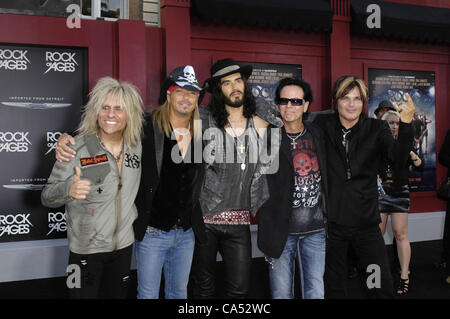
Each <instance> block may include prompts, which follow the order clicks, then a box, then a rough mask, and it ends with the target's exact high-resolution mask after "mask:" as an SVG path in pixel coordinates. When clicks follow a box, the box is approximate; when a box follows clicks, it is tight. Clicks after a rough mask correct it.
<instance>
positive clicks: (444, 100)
mask: <svg viewBox="0 0 450 319" xmlns="http://www.w3.org/2000/svg"><path fill="white" fill-rule="evenodd" d="M369 68H382V69H400V70H402V69H403V70H418V71H433V72H435V75H436V148H437V150H438V151H439V149H440V146H441V145H442V143H443V139H444V137H445V133H446V132H447V129H449V128H450V125H449V123H450V111H449V110H448V107H447V105H448V99H449V94H448V92H449V91H450V83H449V80H450V78H449V76H450V72H449V71H450V49H449V47H448V46H443V45H431V44H423V43H411V42H403V41H395V40H387V39H380V38H368V37H355V36H354V37H352V42H351V69H352V73H353V74H355V75H357V76H360V77H361V78H364V79H365V80H366V81H367V80H368V75H367V72H368V69H369ZM445 174H446V168H445V167H443V166H441V165H439V164H437V180H438V181H440V180H441V179H442V178H443V177H444V176H445ZM441 210H445V202H443V201H441V200H439V199H437V197H436V193H435V192H422V193H412V194H411V212H433V211H441Z"/></svg>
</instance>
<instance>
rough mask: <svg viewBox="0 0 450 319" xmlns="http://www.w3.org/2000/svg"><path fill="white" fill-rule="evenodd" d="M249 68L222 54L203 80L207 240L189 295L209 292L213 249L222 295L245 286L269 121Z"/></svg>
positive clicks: (264, 194)
mask: <svg viewBox="0 0 450 319" xmlns="http://www.w3.org/2000/svg"><path fill="white" fill-rule="evenodd" d="M251 73H252V66H251V65H241V64H239V63H238V62H236V61H235V60H233V59H223V60H219V61H218V62H216V63H215V64H214V65H213V66H212V67H211V78H209V79H208V80H207V81H206V82H205V85H206V88H207V90H208V91H209V92H210V93H211V99H210V102H209V105H208V108H203V107H200V114H201V117H202V122H203V128H204V129H206V132H208V131H209V132H211V130H212V131H213V132H214V134H208V133H206V132H205V135H204V139H205V136H210V135H212V136H211V138H210V139H209V140H208V143H206V144H205V151H204V155H206V158H205V161H206V162H207V164H206V171H205V178H204V183H203V186H202V190H201V193H200V206H201V210H202V213H203V220H204V222H205V228H206V242H205V243H198V242H197V243H196V246H195V252H194V260H193V266H192V283H193V296H194V298H213V297H214V290H215V265H216V256H217V252H220V254H221V255H222V259H223V261H224V265H225V280H224V282H225V293H224V297H226V298H245V297H246V296H247V294H248V291H249V284H250V268H251V257H252V248H251V234H250V227H249V226H250V222H251V215H253V216H254V215H255V214H256V212H257V211H258V209H259V207H261V205H262V204H263V203H264V201H265V200H267V198H268V196H269V194H268V188H267V180H266V178H265V176H264V174H265V173H266V172H265V169H266V168H267V167H268V165H269V163H268V162H267V161H266V162H263V161H262V158H261V156H260V155H261V153H259V151H258V150H260V144H259V143H260V141H261V138H262V137H263V136H264V135H265V130H266V128H267V126H268V124H269V123H268V122H267V121H265V120H263V119H262V118H261V117H259V116H258V115H256V113H257V111H258V110H260V111H261V113H259V114H264V112H263V110H264V109H265V107H267V105H265V104H260V102H259V101H258V102H257V101H255V99H254V97H253V95H252V93H251V88H250V85H249V83H248V82H247V80H248V78H249V77H250V75H251ZM267 114H268V113H267ZM272 119H273V118H272ZM268 120H270V119H268ZM274 124H278V123H274ZM208 138H209V137H208ZM255 152H256V156H254V155H255ZM230 158H232V159H235V160H231V161H230V160H229V159H230Z"/></svg>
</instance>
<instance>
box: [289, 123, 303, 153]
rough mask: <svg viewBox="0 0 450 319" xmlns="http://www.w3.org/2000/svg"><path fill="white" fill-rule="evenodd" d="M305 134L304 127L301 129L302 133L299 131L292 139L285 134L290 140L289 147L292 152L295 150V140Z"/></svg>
mask: <svg viewBox="0 0 450 319" xmlns="http://www.w3.org/2000/svg"><path fill="white" fill-rule="evenodd" d="M305 133H306V127H305V128H304V129H303V131H301V132H300V133H298V134H297V135H296V136H294V137H291V136H289V133H287V132H286V135H287V137H289V139H290V140H291V146H292V149H293V150H295V149H296V148H297V139H298V138H299V137H302V136H303V135H305Z"/></svg>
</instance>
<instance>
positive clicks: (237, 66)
mask: <svg viewBox="0 0 450 319" xmlns="http://www.w3.org/2000/svg"><path fill="white" fill-rule="evenodd" d="M210 71H211V77H210V78H209V79H207V80H206V81H205V84H204V88H205V89H206V90H208V92H211V89H212V88H213V87H214V85H215V84H216V82H217V81H219V80H220V79H221V78H223V77H225V76H228V75H230V74H234V73H240V74H241V75H242V77H244V78H246V79H248V78H249V77H250V75H252V71H253V67H252V66H251V65H250V64H242V63H239V62H236V61H235V60H234V59H231V58H226V59H222V60H219V61H217V62H216V63H214V64H213V65H212V66H211V70H210Z"/></svg>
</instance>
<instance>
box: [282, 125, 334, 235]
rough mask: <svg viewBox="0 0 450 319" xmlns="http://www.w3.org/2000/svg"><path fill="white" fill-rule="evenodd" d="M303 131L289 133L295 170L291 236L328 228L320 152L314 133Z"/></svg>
mask: <svg viewBox="0 0 450 319" xmlns="http://www.w3.org/2000/svg"><path fill="white" fill-rule="evenodd" d="M303 132H305V133H304V134H303V135H300V136H299V134H289V133H288V137H289V139H290V145H291V152H292V160H293V165H294V170H295V174H294V176H295V177H294V192H293V195H292V196H293V198H292V215H291V221H290V225H289V234H290V235H301V236H303V235H309V234H312V233H315V232H318V231H321V230H322V229H324V227H325V226H324V222H323V214H322V209H321V206H320V196H321V190H320V182H321V179H322V177H321V174H320V169H319V161H318V158H317V151H316V147H315V145H314V142H313V139H312V135H311V133H310V132H308V131H307V130H306V128H305V131H303ZM293 140H294V141H293Z"/></svg>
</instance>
